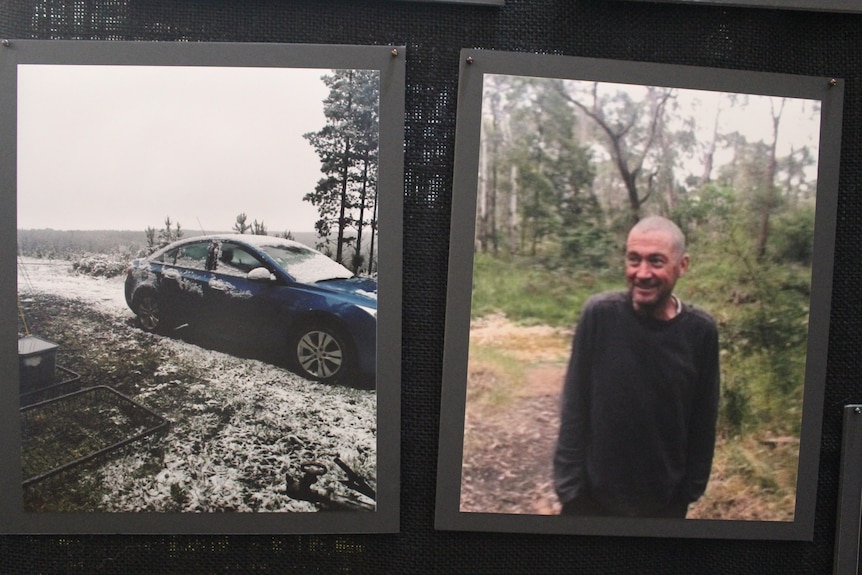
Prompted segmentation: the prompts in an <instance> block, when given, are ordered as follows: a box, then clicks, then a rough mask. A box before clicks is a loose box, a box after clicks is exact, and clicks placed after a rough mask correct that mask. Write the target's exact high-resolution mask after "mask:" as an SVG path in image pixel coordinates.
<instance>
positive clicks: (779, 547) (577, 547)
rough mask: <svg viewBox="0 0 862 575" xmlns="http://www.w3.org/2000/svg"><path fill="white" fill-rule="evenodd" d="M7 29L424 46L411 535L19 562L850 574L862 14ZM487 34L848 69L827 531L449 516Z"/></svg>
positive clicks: (411, 156)
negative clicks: (456, 224)
mask: <svg viewBox="0 0 862 575" xmlns="http://www.w3.org/2000/svg"><path fill="white" fill-rule="evenodd" d="M0 37H6V38H22V39H92V40H158V41H180V40H184V41H230V42H284V43H333V44H380V45H388V44H395V45H400V44H403V45H406V46H407V47H408V56H407V58H408V59H407V93H406V118H405V138H406V141H405V182H404V183H405V192H404V193H405V203H404V232H405V233H404V286H403V287H404V308H403V309H404V317H403V361H402V365H403V372H402V377H403V392H402V414H403V418H402V427H401V428H402V446H403V448H402V467H401V475H402V498H401V533H399V534H392V535H361V536H335V535H332V536H169V535H159V536H5V537H0V573H8V574H12V573H81V574H93V573H165V574H168V573H177V574H193V573H302V574H310V573H425V572H434V573H571V574H574V573H583V574H593V573H602V574H620V575H630V574H633V573H641V574H656V575H657V574H686V575H687V574H696V573H710V574H734V575H738V574H753V575H764V574H771V573H774V574H781V575H788V574H804V575H810V574H815V573H816V574H819V573H829V572H831V569H832V556H833V546H834V530H835V522H836V512H835V510H836V506H837V496H838V473H839V452H840V444H841V413H842V410H841V408H842V406H843V405H844V404H846V403H859V402H862V383H860V381H859V377H860V376H859V374H860V373H862V354H860V353H858V349H859V347H860V345H862V331H860V329H859V324H860V321H859V318H860V317H862V299H860V298H859V288H858V284H857V280H860V281H862V267H860V266H858V265H856V264H855V263H854V262H853V261H852V257H853V254H854V253H856V251H857V248H858V245H859V238H860V236H862V195H860V194H859V190H860V189H862V181H860V180H862V160H860V158H862V137H860V136H862V15H847V14H834V13H810V12H798V11H786V10H766V9H746V8H724V7H714V6H703V5H696V4H695V5H693V4H661V3H659V4H652V3H641V2H616V1H611V0H566V1H562V0H506V5H505V6H503V7H487V6H467V5H454V4H443V3H420V2H400V1H395V0H3V1H2V2H0ZM470 47H477V48H485V49H498V50H510V51H524V52H540V53H552V54H565V55H572V56H584V57H596V58H614V59H625V60H640V61H650V62H659V63H670V64H687V65H697V66H712V67H720V68H732V69H740V70H754V71H769V72H780V73H791V74H804V75H813V76H834V77H840V78H844V79H846V88H845V108H844V131H843V147H842V153H841V173H840V197H839V202H838V210H839V213H838V219H837V245H836V257H835V277H834V291H833V300H832V318H831V337H830V342H829V359H828V382H827V391H826V397H825V404H824V426H823V432H822V451H821V460H820V470H819V475H820V482H819V486H818V501H817V515H816V528H815V537H814V541H813V542H811V543H807V542H802V543H800V542H777V541H734V540H728V541H725V540H687V539H661V538H655V539H653V538H651V539H637V538H615V537H568V536H548V535H525V534H491V533H453V532H437V531H435V530H434V529H433V519H434V497H435V481H436V461H437V433H438V421H439V411H440V406H439V401H440V387H441V382H440V380H441V370H442V350H443V333H444V317H445V305H446V273H447V259H448V249H449V239H448V238H449V217H450V213H449V210H450V206H451V199H452V198H451V183H452V175H453V162H454V140H455V113H456V100H457V98H456V93H457V85H458V58H459V51H460V50H461V48H470ZM6 89H8V87H7V88H6ZM465 249H470V247H468V246H465Z"/></svg>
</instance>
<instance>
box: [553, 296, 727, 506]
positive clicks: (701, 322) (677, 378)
mask: <svg viewBox="0 0 862 575" xmlns="http://www.w3.org/2000/svg"><path fill="white" fill-rule="evenodd" d="M718 394H719V360H718V330H717V328H716V325H715V322H714V320H713V319H712V318H711V317H710V316H709V315H708V314H706V313H705V312H703V311H701V310H698V309H696V308H693V307H691V306H688V305H685V306H683V309H682V311H681V313H679V314H678V315H677V316H676V317H674V318H673V319H671V320H669V321H661V320H656V319H652V318H648V317H644V316H641V315H638V314H636V313H635V311H634V309H633V307H632V302H631V299H630V298H629V296H628V294H627V293H625V292H621V293H611V294H602V295H599V296H595V297H593V298H592V299H590V301H588V302H587V304H586V305H585V306H584V309H583V311H582V313H581V318H580V321H579V322H578V325H577V329H576V332H575V337H574V341H573V345H572V356H571V359H570V362H569V369H568V372H567V374H566V381H565V386H564V390H563V399H562V408H561V424H560V435H559V439H558V444H557V450H556V453H555V456H554V483H555V487H556V490H557V495H558V496H559V498H560V501H562V502H563V503H566V502H570V501H573V500H575V499H577V498H578V497H584V498H591V499H592V500H593V501H595V502H597V503H598V504H599V505H601V506H602V507H603V508H605V509H609V510H611V511H612V512H613V513H614V514H619V515H621V516H643V515H649V514H650V513H653V512H655V511H657V510H660V509H662V508H666V507H668V506H669V505H674V504H680V503H682V504H687V503H690V502H692V501H695V500H696V499H698V498H699V497H700V496H701V495H702V494H703V492H704V491H705V489H706V484H707V481H708V479H709V474H710V469H711V467H712V457H713V451H714V446H715V424H716V417H717V412H718Z"/></svg>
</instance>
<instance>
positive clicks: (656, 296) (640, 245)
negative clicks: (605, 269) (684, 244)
mask: <svg viewBox="0 0 862 575" xmlns="http://www.w3.org/2000/svg"><path fill="white" fill-rule="evenodd" d="M688 263H689V259H688V255H686V254H684V253H678V251H677V250H676V249H675V246H674V242H673V237H672V236H671V234H669V233H667V232H665V231H662V230H639V229H637V228H635V229H633V230H632V231H631V233H629V237H628V240H627V241H626V281H627V282H628V285H629V293H630V294H631V298H632V304H633V305H634V308H635V311H637V312H642V313H646V314H647V315H651V316H653V317H656V318H658V319H669V318H671V317H673V315H674V311H673V310H674V308H675V304H674V303H673V301H672V298H671V295H672V294H673V288H674V286H675V285H676V281H677V280H678V279H679V278H680V276H682V275H683V274H684V273H685V271H686V270H687V269H688Z"/></svg>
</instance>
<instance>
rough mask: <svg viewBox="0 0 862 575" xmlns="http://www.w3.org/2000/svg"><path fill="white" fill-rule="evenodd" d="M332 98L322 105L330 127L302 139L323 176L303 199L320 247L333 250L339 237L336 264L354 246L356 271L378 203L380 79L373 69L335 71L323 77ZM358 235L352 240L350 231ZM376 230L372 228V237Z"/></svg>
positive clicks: (328, 97) (305, 135)
mask: <svg viewBox="0 0 862 575" xmlns="http://www.w3.org/2000/svg"><path fill="white" fill-rule="evenodd" d="M322 79H323V82H324V83H325V84H326V85H327V86H328V87H329V95H328V96H327V98H326V99H325V100H324V101H323V111H324V115H325V116H326V124H325V125H324V126H323V127H322V128H321V129H320V130H318V131H317V132H309V133H307V134H304V137H305V138H306V139H307V140H308V141H309V142H310V143H311V145H312V146H313V147H314V149H315V151H316V152H317V155H318V156H319V157H320V161H321V167H320V171H321V172H323V174H324V177H322V178H321V179H320V180H319V181H318V183H317V186H315V189H314V191H313V192H309V193H308V194H306V195H305V198H304V199H305V200H306V201H308V202H311V203H312V204H313V205H314V206H316V207H317V211H318V215H319V219H318V220H317V222H316V223H315V226H314V227H315V230H316V231H317V235H318V237H319V238H320V240H321V241H320V243H319V244H318V247H319V248H321V249H325V250H326V251H329V250H328V248H329V246H328V244H329V242H330V240H331V236H332V235H333V234H334V235H335V259H336V260H337V261H342V260H343V258H344V248H345V246H348V245H350V244H354V245H355V251H354V255H353V257H352V258H351V259H352V262H353V267H354V270H356V269H358V267H359V266H360V265H361V263H362V259H363V258H362V257H361V252H360V250H361V249H362V232H363V229H364V228H366V227H367V226H369V225H371V224H372V222H371V218H373V216H371V215H370V214H373V213H374V212H375V209H374V208H375V205H376V200H377V148H378V124H379V121H378V119H379V112H378V101H379V95H380V86H379V74H378V72H377V71H375V70H335V71H334V73H333V74H331V75H326V76H323V78H322ZM349 228H352V229H353V230H355V231H356V235H355V236H353V237H349V236H348V235H347V233H348V229H349ZM373 230H374V228H373V225H372V234H373V233H374V232H373Z"/></svg>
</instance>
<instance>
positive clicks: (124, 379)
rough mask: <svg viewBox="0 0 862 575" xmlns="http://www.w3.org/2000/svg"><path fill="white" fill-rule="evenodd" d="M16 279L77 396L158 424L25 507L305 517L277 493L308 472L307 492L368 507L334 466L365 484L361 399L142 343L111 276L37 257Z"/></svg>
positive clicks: (37, 493)
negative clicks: (144, 413) (314, 468)
mask: <svg viewBox="0 0 862 575" xmlns="http://www.w3.org/2000/svg"><path fill="white" fill-rule="evenodd" d="M18 268H19V275H18V282H19V294H20V297H21V300H22V302H23V305H24V310H25V314H24V317H25V319H26V320H27V329H28V331H29V332H30V333H31V334H32V335H37V336H40V337H43V338H45V339H48V340H50V341H54V342H56V343H58V344H59V345H60V348H59V350H58V355H57V363H58V365H61V366H64V367H68V368H70V369H73V370H74V371H76V372H78V373H80V374H81V382H82V384H83V385H84V386H91V385H110V386H111V387H113V388H114V389H116V390H117V391H119V392H120V393H123V394H124V395H126V396H128V397H130V398H131V399H133V400H134V401H136V402H138V403H140V404H141V405H144V406H146V407H147V408H149V409H152V410H153V411H155V412H156V413H158V414H160V415H162V416H164V417H166V418H167V419H168V420H169V421H170V422H171V425H170V427H169V430H168V431H167V432H166V433H164V434H160V435H157V436H153V437H150V438H147V439H145V440H142V441H139V442H136V443H134V444H132V445H131V446H130V447H129V448H127V449H124V450H122V451H121V452H118V453H117V455H116V456H115V457H113V458H109V459H107V460H106V461H104V462H102V463H100V464H99V465H98V466H91V467H88V468H86V469H84V470H81V471H79V472H74V473H67V474H64V475H63V476H62V478H61V480H58V481H49V482H48V483H46V484H44V485H42V484H37V485H36V486H35V487H34V488H32V489H28V490H27V494H26V495H27V497H26V499H27V506H28V508H29V509H32V510H41V511H50V510H78V511H81V510H83V511H86V510H105V511H185V512H215V511H219V512H221V511H241V512H242V511H278V512H292V511H300V512H303V511H316V510H317V506H316V505H315V504H313V503H309V502H307V501H300V500H297V499H294V498H291V497H290V495H289V494H288V489H287V481H288V478H289V477H292V478H294V479H299V478H300V477H301V476H302V474H303V472H302V471H301V466H302V465H303V464H304V463H309V462H318V463H322V464H324V465H325V466H326V467H327V468H328V471H327V472H326V473H324V474H323V475H322V476H321V477H319V478H318V481H317V483H315V484H314V485H313V489H314V490H316V491H317V492H319V493H322V494H326V495H332V496H335V497H344V498H349V499H351V500H353V501H360V502H363V503H365V504H372V503H373V502H372V501H370V500H368V499H367V498H364V497H363V496H361V495H359V494H357V493H356V492H354V491H351V490H349V489H347V488H346V487H344V486H343V485H342V484H341V483H340V480H342V479H345V475H344V472H343V471H342V470H341V469H339V468H338V467H337V466H336V465H335V464H334V460H335V459H336V458H339V459H340V460H342V461H343V462H345V463H346V464H347V465H348V466H349V467H350V468H351V469H353V470H354V471H356V473H357V474H358V475H360V476H361V477H363V478H364V479H365V480H366V481H367V482H368V483H369V484H371V485H372V486H374V485H375V484H376V459H377V458H376V435H377V419H376V405H377V402H376V394H375V392H374V391H373V390H366V389H359V388H352V387H349V386H341V385H323V384H319V383H316V382H312V381H308V380H305V379H303V378H301V377H299V376H298V375H296V374H294V373H292V372H291V371H289V370H287V369H285V368H282V367H280V366H278V365H273V364H270V363H267V362H264V361H261V360H259V359H250V358H248V357H242V356H239V355H234V354H231V353H225V352H224V351H218V350H214V349H208V348H207V347H204V346H203V345H197V344H195V343H191V342H189V341H185V340H183V339H179V338H173V337H161V336H156V335H152V334H148V333H145V332H143V331H141V330H140V329H138V328H137V327H135V325H134V321H133V314H132V312H131V311H130V310H129V309H128V308H127V307H126V303H125V300H124V298H123V284H122V281H123V278H122V276H120V277H111V278H105V277H90V276H86V275H81V274H76V273H74V272H73V271H72V268H71V265H70V264H69V263H68V262H48V261H46V260H21V261H19V266H18ZM25 439H26V438H25ZM25 449H26V445H25ZM59 455H62V453H60V454H58V456H59Z"/></svg>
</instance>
